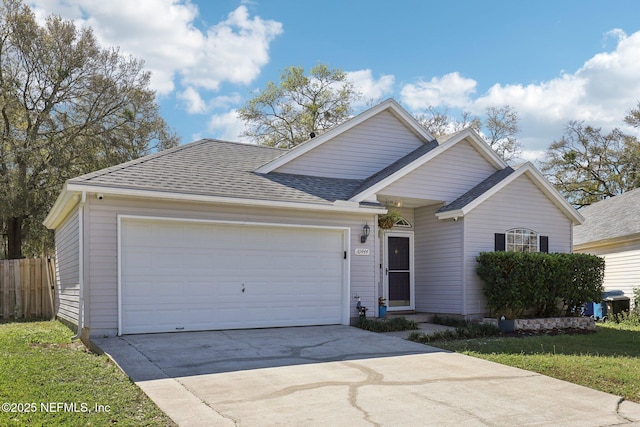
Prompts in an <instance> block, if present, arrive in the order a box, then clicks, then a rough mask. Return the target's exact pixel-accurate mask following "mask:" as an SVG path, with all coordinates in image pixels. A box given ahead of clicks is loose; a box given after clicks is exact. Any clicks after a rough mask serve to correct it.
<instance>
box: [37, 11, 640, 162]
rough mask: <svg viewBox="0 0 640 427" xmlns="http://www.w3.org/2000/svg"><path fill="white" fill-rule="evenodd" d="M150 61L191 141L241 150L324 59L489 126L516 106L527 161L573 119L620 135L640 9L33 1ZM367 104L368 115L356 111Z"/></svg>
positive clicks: (374, 87) (636, 63) (374, 94)
mask: <svg viewBox="0 0 640 427" xmlns="http://www.w3.org/2000/svg"><path fill="white" fill-rule="evenodd" d="M29 4H30V5H31V6H32V7H33V9H34V11H35V12H36V14H37V16H38V17H39V18H40V19H42V17H44V16H46V15H48V14H50V13H55V14H59V15H61V16H62V17H63V18H67V19H72V20H75V21H76V22H77V23H78V24H79V25H90V26H91V27H92V28H93V29H94V31H95V33H96V35H97V37H98V39H99V40H100V42H101V43H102V44H103V45H105V46H106V45H111V46H119V47H120V48H121V50H122V51H123V52H125V53H130V54H132V55H134V56H136V57H139V58H142V59H144V60H145V62H146V65H147V67H148V68H149V69H150V70H151V71H152V72H153V80H152V82H153V83H152V84H153V88H154V89H155V90H156V91H157V94H158V100H159V102H160V104H161V107H162V113H163V116H164V117H165V119H166V120H167V122H168V123H169V125H170V126H171V127H173V128H175V129H176V130H177V132H178V133H179V134H180V136H181V137H182V142H183V143H186V142H190V141H193V140H195V139H199V138H204V137H211V138H221V139H227V140H242V138H240V136H239V133H240V132H241V131H242V123H241V122H240V121H239V120H238V119H237V117H236V115H235V110H236V109H237V108H239V107H241V106H242V105H243V104H244V102H246V100H247V99H249V98H250V97H251V94H252V92H253V91H256V90H258V89H260V88H263V87H264V86H265V84H266V82H267V81H269V80H272V81H278V78H279V74H280V71H281V70H283V69H284V68H285V67H288V66H291V65H296V66H302V67H304V68H305V69H309V68H311V67H312V66H314V65H315V64H317V63H319V62H322V63H325V64H328V65H329V66H331V67H337V68H341V69H342V70H344V71H346V72H348V74H349V76H350V78H351V80H352V81H353V82H354V84H355V85H356V87H358V88H359V89H360V90H361V91H362V92H363V93H364V94H365V96H366V97H368V98H370V99H379V100H382V99H386V98H389V97H393V98H395V99H396V100H397V101H398V102H400V103H401V104H402V105H403V106H404V107H405V108H406V109H407V110H408V111H410V112H411V113H415V114H419V113H421V112H424V111H425V109H426V108H428V107H429V106H433V107H436V108H440V109H448V111H449V112H450V113H452V114H457V113H459V112H460V111H463V110H464V111H469V112H471V113H473V114H476V115H479V116H482V114H483V112H484V111H485V109H486V108H487V107H489V106H502V105H506V104H508V105H511V106H512V107H513V108H515V109H516V110H517V111H518V113H519V115H520V118H521V120H520V128H521V131H520V133H519V134H518V135H517V136H518V139H519V140H520V141H521V142H522V143H523V144H524V148H525V154H524V158H526V159H536V158H540V157H541V155H542V153H543V151H544V150H545V148H546V147H547V146H548V145H549V144H550V143H551V142H552V141H553V140H554V139H559V138H560V137H561V136H562V133H563V129H564V126H565V125H566V123H567V121H569V120H584V121H585V122H586V123H588V124H592V125H595V126H601V127H603V128H604V129H610V128H613V127H620V128H623V129H625V130H627V131H631V130H630V129H626V128H624V126H623V124H622V119H623V117H624V115H625V113H626V112H627V111H628V110H630V109H631V108H634V107H635V106H636V104H637V103H638V102H639V101H640V19H638V17H640V2H638V1H637V0H601V1H595V0H562V1H557V0H554V1H549V0H538V1H535V2H533V1H529V2H524V1H471V0H462V1H450V2H443V1H421V0H415V1H401V0H400V1H395V2H391V1H375V0H348V1H347V0H341V1H336V0H324V1H322V2H315V1H303V0H299V1H286V0H263V1H241V0H215V1H211V0H209V1H207V0H192V1H186V0H136V1H130V0H109V1H101V2H98V1H95V0H35V1H32V2H30V3H29ZM359 108H364V106H359Z"/></svg>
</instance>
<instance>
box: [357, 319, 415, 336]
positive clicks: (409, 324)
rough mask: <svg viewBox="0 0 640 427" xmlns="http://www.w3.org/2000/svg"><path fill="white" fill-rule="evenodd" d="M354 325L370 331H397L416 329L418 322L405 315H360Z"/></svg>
mask: <svg viewBox="0 0 640 427" xmlns="http://www.w3.org/2000/svg"><path fill="white" fill-rule="evenodd" d="M356 327H358V328H360V329H364V330H365V331H372V332H397V331H409V330H414V329H418V323H417V322H414V321H413V320H409V319H407V318H406V317H394V318H393V319H388V320H387V319H367V318H366V317H361V318H359V319H358V323H356Z"/></svg>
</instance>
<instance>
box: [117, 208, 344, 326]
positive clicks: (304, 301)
mask: <svg viewBox="0 0 640 427" xmlns="http://www.w3.org/2000/svg"><path fill="white" fill-rule="evenodd" d="M120 235H121V242H120V251H121V255H120V262H121V277H120V282H121V283H120V286H121V314H122V324H121V330H122V333H125V334H126V333H144V332H172V331H179V330H191V331H193V330H205V329H231V328H252V327H270V326H298V325H300V326H301V325H321V324H337V323H341V322H342V315H343V312H344V310H343V309H344V303H345V302H344V298H345V288H344V287H345V283H344V282H345V279H344V263H345V261H344V259H343V251H344V243H343V240H344V237H343V235H344V233H343V231H341V230H331V229H315V228H285V227H262V226H249V225H234V224H213V223H194V222H178V221H163V220H149V219H134V218H123V219H122V221H121V233H120ZM243 289H244V292H243Z"/></svg>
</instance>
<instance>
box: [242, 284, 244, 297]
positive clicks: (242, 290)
mask: <svg viewBox="0 0 640 427" xmlns="http://www.w3.org/2000/svg"><path fill="white" fill-rule="evenodd" d="M242 293H243V294H244V283H243V284H242Z"/></svg>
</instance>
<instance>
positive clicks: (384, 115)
mask: <svg viewBox="0 0 640 427" xmlns="http://www.w3.org/2000/svg"><path fill="white" fill-rule="evenodd" d="M433 139H434V138H433V137H432V136H431V135H430V134H429V133H428V132H427V131H426V129H424V127H422V126H421V125H420V124H419V123H418V122H417V121H416V120H415V119H414V118H413V117H412V116H411V115H410V114H409V113H408V112H407V111H406V110H404V109H403V108H402V107H401V106H400V105H399V104H398V103H397V102H396V101H394V100H393V99H388V100H386V101H384V102H382V103H380V104H378V105H376V106H375V107H372V108H370V109H369V110H367V111H365V112H363V113H361V114H359V115H357V116H356V117H354V118H352V119H350V120H348V121H347V122H345V123H342V124H341V125H338V126H336V127H335V128H333V129H331V130H329V131H327V132H326V133H324V134H322V135H320V136H317V137H315V138H312V139H310V140H309V141H307V142H305V143H303V144H300V145H298V146H296V147H294V148H293V149H291V150H290V151H288V152H287V153H285V154H283V155H282V156H280V157H278V158H277V159H274V160H273V161H271V162H268V163H266V164H265V165H263V166H261V167H260V168H258V169H257V170H256V172H258V173H269V172H283V173H300V174H307V175H316V176H329V177H341V178H345V177H347V178H355V179H364V178H366V177H368V176H370V175H372V174H374V173H375V172H378V171H379V170H381V169H383V168H384V167H386V166H388V165H389V164H391V163H393V162H395V161H396V160H398V159H400V158H402V157H403V156H404V155H406V154H408V153H410V152H411V151H413V150H415V149H416V148H418V147H419V146H420V145H422V144H426V143H429V142H430V141H432V140H433ZM341 159H342V160H343V161H344V165H343V167H338V166H336V165H335V164H334V163H335V162H336V161H338V162H339V161H340V160H341Z"/></svg>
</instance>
